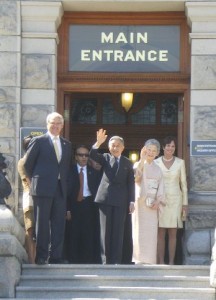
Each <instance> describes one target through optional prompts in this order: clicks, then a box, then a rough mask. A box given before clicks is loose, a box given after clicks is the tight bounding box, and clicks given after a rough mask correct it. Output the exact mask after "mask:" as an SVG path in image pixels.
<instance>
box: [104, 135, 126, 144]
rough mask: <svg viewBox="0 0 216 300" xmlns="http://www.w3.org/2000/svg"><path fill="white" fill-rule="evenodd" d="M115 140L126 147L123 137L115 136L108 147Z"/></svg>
mask: <svg viewBox="0 0 216 300" xmlns="http://www.w3.org/2000/svg"><path fill="white" fill-rule="evenodd" d="M113 140H117V141H119V142H121V143H122V145H123V146H124V139H123V138H122V137H121V136H118V135H114V136H112V137H111V138H110V139H109V142H108V145H109V144H110V142H112V141H113Z"/></svg>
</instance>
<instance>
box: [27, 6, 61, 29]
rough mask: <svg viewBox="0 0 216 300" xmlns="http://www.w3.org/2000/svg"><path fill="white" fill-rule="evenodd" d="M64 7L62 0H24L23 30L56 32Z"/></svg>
mask: <svg viewBox="0 0 216 300" xmlns="http://www.w3.org/2000/svg"><path fill="white" fill-rule="evenodd" d="M62 15H63V8H62V4H61V2H60V1H56V2H53V1H52V2H51V1H50V2H48V1H46V2H43V4H41V2H37V1H22V3H21V16H22V29H23V32H50V33H53V32H56V31H57V28H58V26H59V24H60V23H61V17H62Z"/></svg>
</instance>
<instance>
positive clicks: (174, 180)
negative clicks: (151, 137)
mask: <svg viewBox="0 0 216 300" xmlns="http://www.w3.org/2000/svg"><path fill="white" fill-rule="evenodd" d="M162 146H163V151H164V155H163V156H161V157H159V158H158V159H156V163H157V165H158V166H159V167H160V169H161V170H162V172H163V176H164V183H165V194H166V207H165V208H164V210H163V212H162V213H161V214H160V217H159V229H158V259H159V261H158V262H159V263H160V264H164V254H165V235H166V231H168V249H169V264H170V265H173V264H174V259H175V251H176V234H177V229H178V228H182V227H183V222H182V220H183V219H184V218H186V214H187V204H188V199H187V182H186V172H185V163H184V160H182V159H180V158H178V157H176V156H174V152H175V149H176V142H175V139H174V138H173V137H166V138H165V139H164V141H163V145H162Z"/></svg>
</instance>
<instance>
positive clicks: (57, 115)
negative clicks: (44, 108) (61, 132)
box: [46, 112, 64, 124]
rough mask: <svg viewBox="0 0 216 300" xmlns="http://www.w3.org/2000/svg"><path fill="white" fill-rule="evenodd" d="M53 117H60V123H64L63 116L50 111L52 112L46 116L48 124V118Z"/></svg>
mask: <svg viewBox="0 0 216 300" xmlns="http://www.w3.org/2000/svg"><path fill="white" fill-rule="evenodd" d="M55 118H59V119H61V122H62V124H64V118H63V116H62V115H60V114H59V113H57V112H52V113H50V114H48V116H47V117H46V123H47V124H48V123H49V122H50V120H53V119H55Z"/></svg>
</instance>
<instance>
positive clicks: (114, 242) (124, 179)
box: [90, 129, 135, 264]
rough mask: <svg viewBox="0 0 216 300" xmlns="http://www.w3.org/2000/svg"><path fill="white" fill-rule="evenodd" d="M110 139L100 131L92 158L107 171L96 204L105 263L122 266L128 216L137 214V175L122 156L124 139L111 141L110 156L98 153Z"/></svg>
mask: <svg viewBox="0 0 216 300" xmlns="http://www.w3.org/2000/svg"><path fill="white" fill-rule="evenodd" d="M106 139H107V134H106V130H103V129H100V130H98V131H97V141H96V143H95V144H94V145H93V147H92V149H91V151H90V157H91V158H92V159H93V160H95V161H97V162H98V163H100V164H101V165H102V168H103V176H102V179H101V182H100V185H99V188H98V192H97V195H96V198H95V202H97V203H99V212H100V228H101V247H102V249H101V251H102V253H101V254H102V262H103V263H105V264H120V263H121V261H122V247H123V237H124V225H125V219H126V214H127V213H133V211H134V199H135V197H134V193H135V191H134V190H135V187H134V172H133V165H132V163H131V162H130V160H129V159H127V158H126V157H125V156H123V155H122V152H123V150H124V140H123V138H122V137H120V136H113V137H111V138H110V139H109V143H108V148H109V152H110V153H104V154H100V153H99V152H98V148H99V147H100V146H101V144H103V143H104V142H105V141H106Z"/></svg>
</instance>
